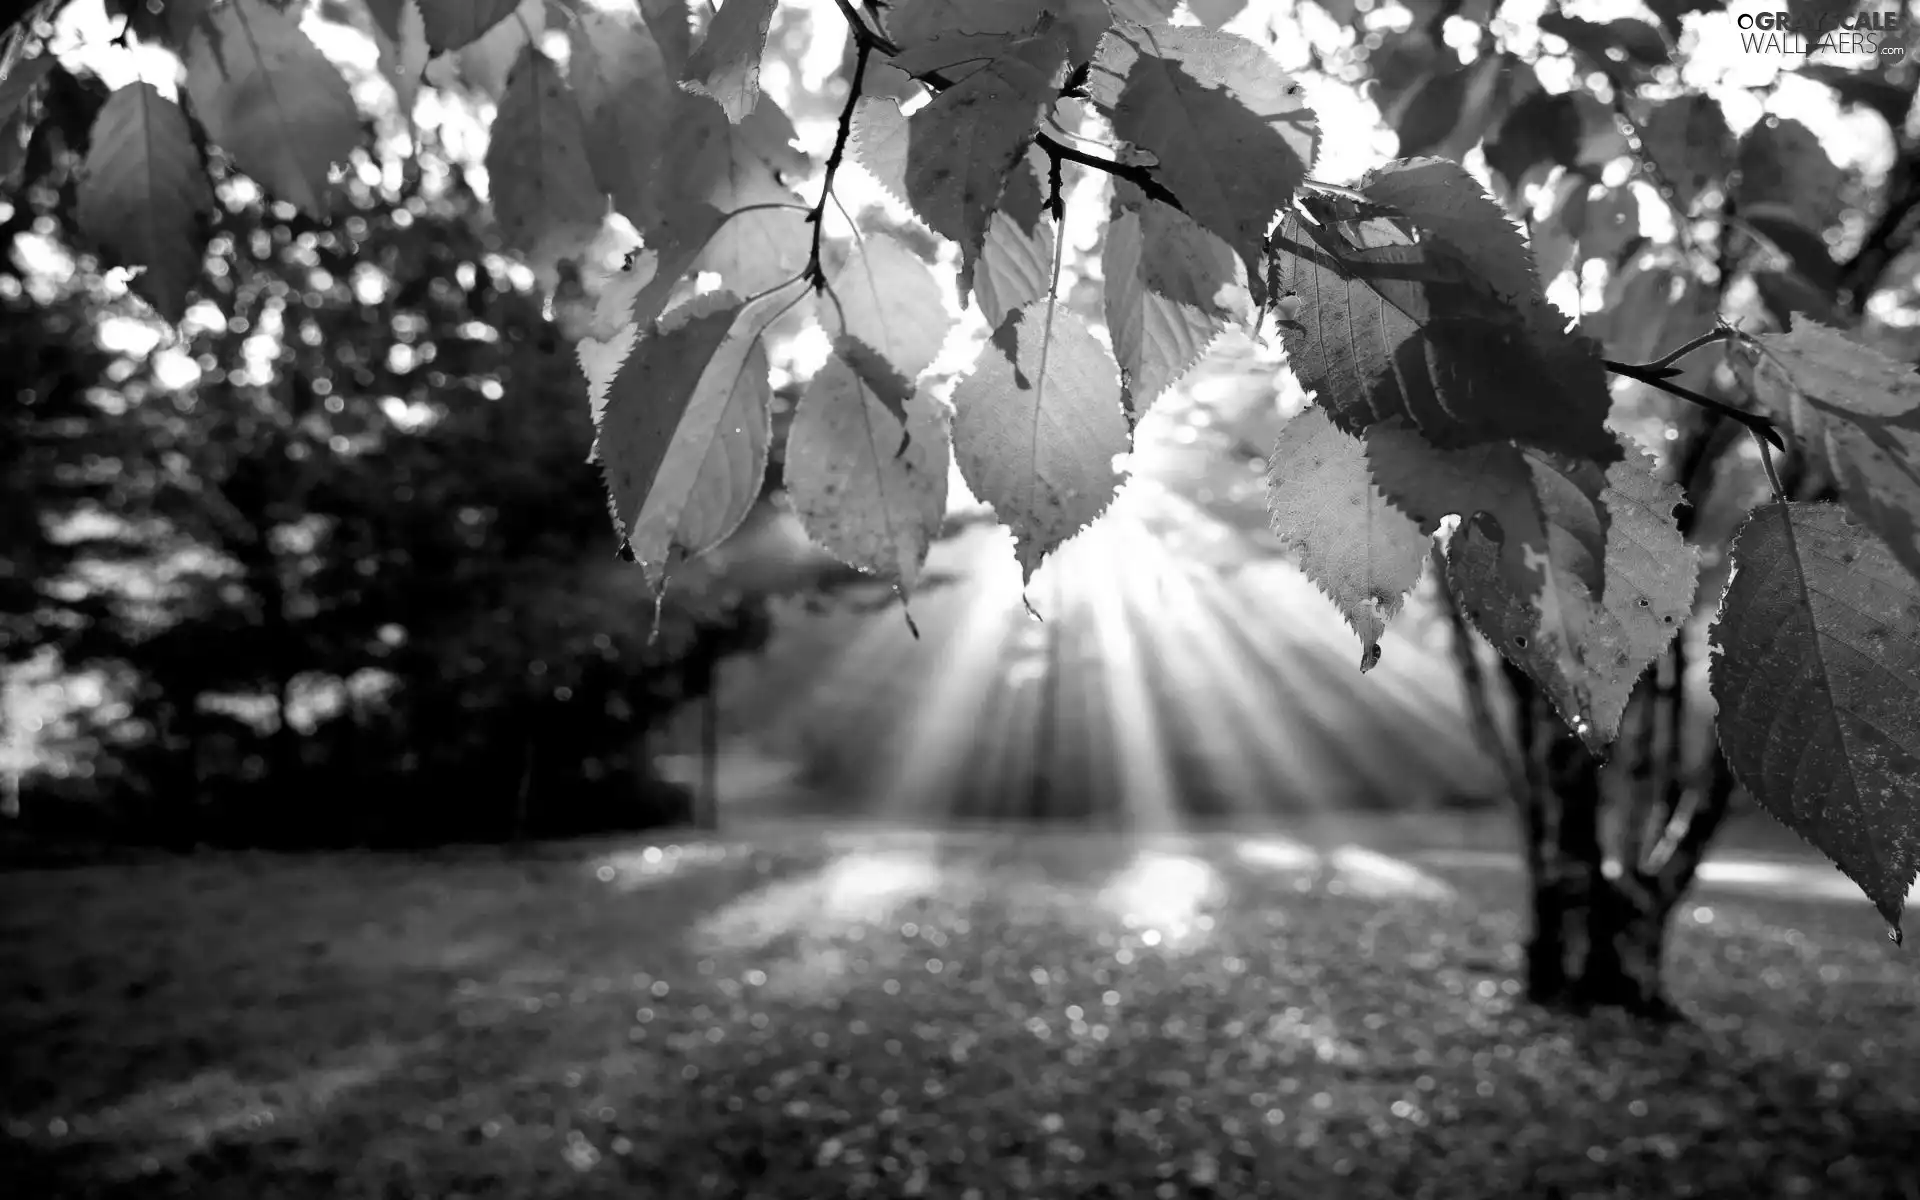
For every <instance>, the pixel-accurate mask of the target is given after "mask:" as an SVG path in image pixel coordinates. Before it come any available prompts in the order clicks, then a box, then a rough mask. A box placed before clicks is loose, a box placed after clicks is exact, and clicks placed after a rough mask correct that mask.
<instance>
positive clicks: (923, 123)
mask: <svg viewBox="0 0 1920 1200" xmlns="http://www.w3.org/2000/svg"><path fill="white" fill-rule="evenodd" d="M1065 61H1066V50H1065V46H1064V43H1062V42H1061V40H1060V38H1059V37H1058V36H1057V35H1055V34H1054V33H1052V32H1048V33H1043V34H1041V35H1040V36H1037V37H1030V38H1023V39H1021V40H1019V41H1013V42H1007V43H1005V49H1004V51H1003V52H1002V53H1001V54H1000V55H999V56H998V57H996V58H994V59H993V60H992V61H991V62H989V63H988V64H987V65H985V66H983V67H982V68H980V70H978V71H975V72H974V73H973V74H971V75H969V76H967V78H966V79H965V80H963V81H961V82H960V83H958V84H956V85H955V86H953V87H950V88H948V89H947V90H945V91H943V92H941V93H940V94H939V95H938V96H935V97H934V98H933V100H932V101H931V102H930V103H929V104H927V105H926V106H925V107H924V108H921V109H920V110H919V111H917V112H915V113H914V114H913V115H912V116H911V117H909V118H907V120H906V121H905V122H904V123H902V124H898V125H894V126H893V127H892V128H891V129H888V128H886V127H885V126H884V125H882V124H880V123H878V122H876V123H875V124H873V125H871V126H870V127H869V131H868V136H867V138H866V141H865V142H864V151H863V152H864V153H865V154H867V155H869V156H871V157H872V159H873V160H874V162H875V166H874V168H873V169H874V174H875V175H876V176H878V177H880V178H881V179H882V181H886V180H887V178H888V176H889V175H891V174H892V173H893V171H892V167H891V166H889V164H892V163H898V162H904V163H905V170H904V181H905V186H906V199H907V201H908V203H910V204H911V205H912V206H913V210H914V212H916V213H918V214H919V216H920V219H921V220H923V221H925V222H926V223H927V227H928V228H930V229H932V230H933V231H934V232H935V233H938V234H939V235H941V236H942V237H945V238H948V239H951V240H952V241H954V242H956V243H958V244H959V246H960V290H961V291H962V292H963V293H964V292H966V291H969V290H970V289H971V288H972V287H973V265H974V262H975V260H976V259H978V257H979V255H980V247H981V243H982V242H984V241H985V240H986V236H987V226H988V224H989V223H990V221H991V219H992V216H993V210H994V209H995V208H996V207H997V206H998V203H999V200H1000V192H1001V190H1002V189H1003V188H1005V186H1006V183H1007V177H1008V176H1009V175H1010V174H1011V173H1012V172H1013V170H1014V167H1015V164H1017V163H1018V162H1019V161H1020V159H1021V157H1022V156H1023V155H1024V154H1025V153H1026V150H1027V145H1028V143H1029V142H1031V141H1032V140H1033V134H1034V131H1035V129H1037V128H1038V127H1039V124H1040V121H1041V118H1042V117H1044V116H1045V115H1046V113H1047V112H1048V111H1049V110H1051V109H1052V107H1053V103H1054V98H1055V92H1056V89H1057V87H1058V76H1059V74H1060V70H1061V67H1062V66H1063V64H1064V63H1065ZM876 115H877V114H876ZM863 161H865V160H864V159H863Z"/></svg>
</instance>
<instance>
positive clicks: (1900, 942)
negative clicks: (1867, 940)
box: [1887, 925, 1907, 946]
mask: <svg viewBox="0 0 1920 1200" xmlns="http://www.w3.org/2000/svg"><path fill="white" fill-rule="evenodd" d="M1887 940H1888V941H1890V942H1892V943H1893V944H1894V945H1896V946H1904V945H1906V944H1907V935H1906V934H1904V933H1902V932H1900V927H1899V926H1898V925H1895V926H1893V927H1892V928H1891V929H1889V930H1887Z"/></svg>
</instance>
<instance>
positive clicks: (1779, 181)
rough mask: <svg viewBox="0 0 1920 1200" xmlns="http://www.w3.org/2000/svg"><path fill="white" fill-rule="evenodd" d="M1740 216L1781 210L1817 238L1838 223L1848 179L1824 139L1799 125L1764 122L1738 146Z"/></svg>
mask: <svg viewBox="0 0 1920 1200" xmlns="http://www.w3.org/2000/svg"><path fill="white" fill-rule="evenodd" d="M1739 167H1740V183H1739V186H1738V187H1737V188H1735V198H1736V200H1737V201H1738V203H1739V209H1740V212H1741V213H1742V214H1743V215H1747V216H1751V212H1750V210H1752V209H1755V208H1766V209H1770V210H1776V211H1779V212H1781V213H1783V214H1785V215H1788V216H1789V217H1791V218H1792V219H1793V220H1796V221H1798V222H1799V223H1800V224H1801V225H1803V226H1805V227H1806V228H1807V229H1808V230H1810V231H1813V232H1815V233H1818V232H1819V231H1820V230H1822V229H1825V228H1826V227H1827V226H1829V225H1831V224H1833V222H1834V221H1836V220H1838V219H1839V216H1840V210H1841V207H1842V201H1841V193H1840V188H1841V184H1842V182H1843V180H1844V176H1843V174H1842V172H1841V170H1840V168H1839V167H1838V166H1837V165H1835V163H1834V161H1833V159H1832V158H1830V157H1828V155H1827V151H1826V149H1825V147H1823V146H1821V144H1820V139H1819V138H1817V137H1815V136H1814V133H1813V131H1812V130H1811V129H1808V128H1807V127H1806V126H1805V125H1802V124H1801V123H1800V122H1798V121H1793V120H1784V119H1782V118H1779V117H1773V116H1768V117H1763V118H1761V120H1759V121H1758V122H1756V123H1755V124H1754V126H1753V128H1751V129H1749V130H1747V135H1746V137H1745V138H1743V139H1742V140H1741V142H1740V157H1739Z"/></svg>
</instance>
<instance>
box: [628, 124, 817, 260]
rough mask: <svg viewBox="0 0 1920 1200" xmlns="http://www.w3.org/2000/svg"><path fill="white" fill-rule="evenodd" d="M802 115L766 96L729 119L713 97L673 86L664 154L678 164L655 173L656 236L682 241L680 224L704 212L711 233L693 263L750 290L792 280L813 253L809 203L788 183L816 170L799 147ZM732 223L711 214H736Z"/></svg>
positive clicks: (648, 230) (650, 229)
mask: <svg viewBox="0 0 1920 1200" xmlns="http://www.w3.org/2000/svg"><path fill="white" fill-rule="evenodd" d="M793 139H794V132H793V122H792V121H790V120H788V119H787V114H786V113H784V112H782V111H781V109H780V106H779V105H778V104H776V103H774V101H773V98H772V97H770V96H762V97H761V98H760V102H759V103H758V104H756V105H754V107H753V111H752V112H750V113H748V114H747V116H746V118H745V119H744V120H742V121H741V122H740V123H739V124H737V125H736V124H734V123H733V122H731V121H728V120H727V118H726V116H725V114H723V113H722V112H721V111H720V110H719V108H718V107H717V106H715V105H714V104H713V102H712V101H710V100H707V99H705V98H704V97H700V96H689V95H687V94H686V93H684V92H678V91H676V92H674V93H673V94H672V108H671V115H670V118H669V121H668V125H667V140H666V149H665V151H664V152H663V155H662V158H663V161H665V162H669V163H672V164H673V169H672V170H658V171H654V172H652V183H651V188H652V195H653V200H652V210H653V212H654V213H656V214H657V215H656V216H655V217H654V218H653V221H652V223H651V224H649V225H647V226H643V227H642V229H641V232H642V233H644V234H645V235H646V238H647V244H648V245H662V244H675V243H679V242H681V241H683V240H684V239H685V237H686V234H685V232H684V229H683V228H681V227H682V226H683V225H684V223H685V222H686V220H687V218H688V217H689V216H693V217H696V218H697V220H696V224H698V225H699V226H701V227H702V228H701V232H702V234H703V235H706V234H710V235H711V236H709V237H707V238H706V244H705V249H703V250H702V251H701V252H700V255H699V258H698V259H697V260H696V261H695V263H694V266H695V267H697V268H698V269H699V270H703V271H712V272H714V273H716V274H718V275H719V276H720V278H721V279H722V280H723V281H724V282H725V284H726V286H727V287H729V288H732V289H734V290H736V291H739V292H741V293H742V294H751V293H753V292H758V291H762V290H764V289H766V288H769V287H772V286H773V285H775V284H777V283H780V282H782V281H784V280H787V279H791V278H793V276H794V275H795V274H796V273H797V272H798V271H799V270H800V268H801V266H803V265H804V264H805V263H806V261H807V248H808V245H809V236H808V234H809V228H808V226H807V223H806V214H805V211H804V206H802V205H801V202H800V197H799V196H797V195H795V194H794V192H793V189H792V188H790V187H788V186H787V185H786V183H784V182H783V179H785V178H797V177H799V176H800V175H802V174H803V173H804V172H805V171H806V170H807V166H808V163H807V158H806V156H805V155H804V154H802V153H800V151H798V150H796V149H795V148H794V146H793ZM765 204H777V205H787V206H791V207H783V208H759V209H755V210H754V211H750V212H742V213H741V214H740V215H738V216H731V217H729V218H728V219H727V220H726V222H725V223H724V224H720V225H717V226H716V225H713V224H711V222H709V221H707V220H706V216H707V215H708V214H710V213H723V214H724V213H734V212H736V211H738V210H741V209H745V208H747V207H748V206H750V205H765Z"/></svg>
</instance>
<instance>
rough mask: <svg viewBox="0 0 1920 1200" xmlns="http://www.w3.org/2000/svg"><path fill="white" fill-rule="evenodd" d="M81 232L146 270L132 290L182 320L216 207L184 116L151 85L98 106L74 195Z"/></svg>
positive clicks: (128, 89)
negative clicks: (209, 215) (206, 220)
mask: <svg viewBox="0 0 1920 1200" xmlns="http://www.w3.org/2000/svg"><path fill="white" fill-rule="evenodd" d="M74 202H75V209H76V211H75V216H76V218H77V219H78V220H79V223H80V228H81V230H82V231H84V232H85V233H86V235H87V236H88V237H89V238H91V239H92V240H93V242H94V243H95V244H96V245H98V246H99V247H100V248H101V249H103V250H105V251H106V252H107V253H108V255H109V256H111V258H112V259H113V260H114V261H117V262H121V263H125V264H127V265H130V266H143V267H145V268H146V270H144V271H142V272H141V273H140V274H138V275H136V276H134V278H133V283H132V286H133V289H134V291H136V292H139V293H140V294H141V295H142V296H144V297H145V298H146V299H147V301H148V302H149V303H150V304H152V305H153V307H154V308H155V309H157V310H158V311H159V313H160V315H161V316H163V317H165V318H166V319H167V320H168V321H171V322H173V323H174V324H178V323H179V322H180V319H181V318H182V317H184V316H186V313H187V293H188V292H189V291H191V290H192V289H193V287H194V285H195V284H197V283H198V282H199V281H200V274H201V269H202V260H203V256H204V254H205V251H206V238H205V237H204V236H203V235H202V234H201V232H200V214H201V212H202V210H204V209H206V208H209V207H210V206H211V205H212V203H213V189H212V188H211V187H209V186H208V184H207V176H206V171H205V168H203V167H202V166H201V164H200V153H199V151H198V150H197V149H195V147H194V144H193V130H192V129H191V128H189V127H188V125H187V116H186V114H185V113H183V112H181V111H180V109H179V107H178V106H177V105H175V104H174V103H173V101H171V100H169V99H167V98H166V97H165V96H162V95H161V94H160V93H159V92H158V91H157V90H155V89H154V87H153V86H152V85H151V84H146V83H131V84H128V85H127V86H125V87H122V88H117V89H115V90H114V92H113V94H112V95H110V96H108V97H107V100H106V103H105V104H103V105H101V106H100V113H99V115H98V116H96V117H95V118H94V122H93V131H92V133H91V135H90V137H89V144H88V147H87V159H86V164H85V166H84V167H82V168H81V172H80V180H79V183H78V185H77V186H76V188H75V195H74Z"/></svg>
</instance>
